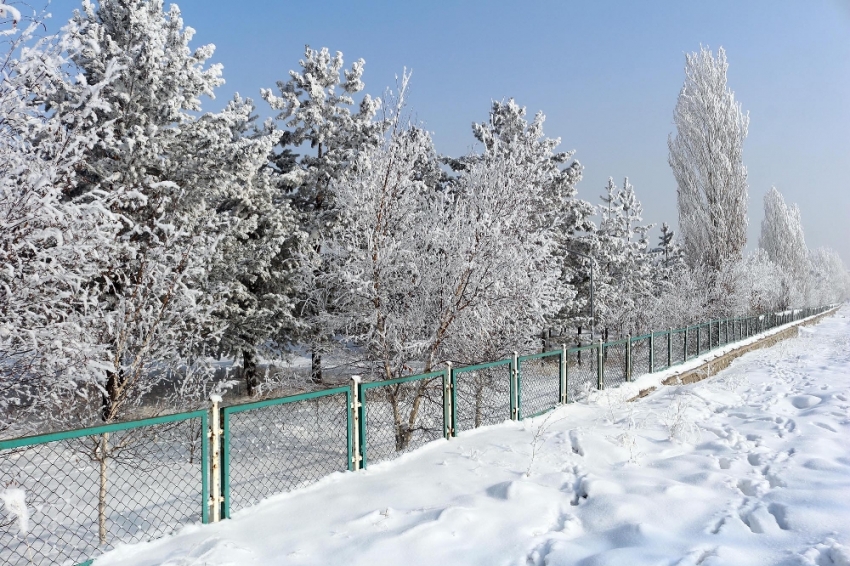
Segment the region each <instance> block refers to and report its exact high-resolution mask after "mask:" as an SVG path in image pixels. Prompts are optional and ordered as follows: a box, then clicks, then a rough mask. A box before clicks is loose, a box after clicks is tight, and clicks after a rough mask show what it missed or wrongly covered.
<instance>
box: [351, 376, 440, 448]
mask: <svg viewBox="0 0 850 566" xmlns="http://www.w3.org/2000/svg"><path fill="white" fill-rule="evenodd" d="M374 385H376V384H374V383H364V384H363V386H362V387H363V403H364V407H365V410H364V414H365V415H366V417H365V422H364V424H363V426H365V428H366V442H365V444H364V446H362V447H361V451H362V452H363V455H364V456H363V459H364V465H367V463H368V464H375V463H377V462H383V461H385V460H391V459H393V458H396V457H398V456H400V455H401V454H404V453H405V452H410V451H411V450H415V449H416V448H419V447H420V446H422V445H424V444H426V443H428V442H431V441H432V440H436V439H438V438H442V437H443V378H442V373H440V374H437V375H431V376H430V377H423V378H419V379H414V380H410V381H403V382H399V383H392V382H391V383H389V384H386V385H384V384H381V385H380V386H376V387H373V386H374Z"/></svg>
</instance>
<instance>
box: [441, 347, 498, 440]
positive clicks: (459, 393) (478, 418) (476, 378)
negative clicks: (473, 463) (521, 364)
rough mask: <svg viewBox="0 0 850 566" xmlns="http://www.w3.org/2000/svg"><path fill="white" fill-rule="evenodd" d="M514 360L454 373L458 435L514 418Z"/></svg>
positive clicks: (455, 421) (455, 419) (455, 426)
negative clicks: (512, 402)
mask: <svg viewBox="0 0 850 566" xmlns="http://www.w3.org/2000/svg"><path fill="white" fill-rule="evenodd" d="M512 369H513V361H512V360H509V359H508V360H499V361H497V362H489V363H486V364H475V365H471V366H466V367H462V368H454V369H452V391H453V394H454V412H453V419H454V424H453V428H454V430H455V434H457V433H459V432H462V431H465V430H472V429H475V428H478V427H482V426H486V425H492V424H498V423H501V422H503V421H505V420H506V419H510V418H511V371H512Z"/></svg>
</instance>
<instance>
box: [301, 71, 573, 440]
mask: <svg viewBox="0 0 850 566" xmlns="http://www.w3.org/2000/svg"><path fill="white" fill-rule="evenodd" d="M405 81H406V79H405ZM402 87H404V83H403V85H402ZM402 94H403V88H402ZM494 122H496V123H498V122H497V121H494ZM389 123H390V124H391V128H390V131H389V133H388V135H387V138H386V139H385V141H384V142H383V143H382V144H381V145H380V146H378V147H377V148H373V149H368V150H366V151H364V152H362V154H361V155H360V156H359V158H358V160H357V162H356V166H354V167H352V168H350V169H349V170H348V172H347V173H346V174H345V175H344V176H343V177H342V178H341V179H340V180H339V181H335V182H334V187H333V190H334V193H335V195H336V198H337V201H338V204H339V207H338V210H339V222H338V223H337V224H336V226H335V227H334V229H333V231H332V232H331V237H330V238H328V239H327V240H326V241H324V242H323V243H322V246H321V249H322V254H323V256H324V262H325V264H326V266H327V269H326V270H325V271H324V273H323V275H322V276H321V277H323V278H325V279H323V280H320V285H317V289H333V290H334V292H333V293H331V294H330V295H329V299H330V300H331V307H332V308H329V309H327V311H326V315H325V316H326V317H327V319H328V320H329V323H328V327H329V328H333V329H336V331H337V332H338V333H340V334H343V335H344V336H345V337H346V338H347V340H348V341H349V343H352V344H355V345H357V346H358V348H356V349H355V350H354V351H355V352H357V353H358V354H359V355H361V356H362V358H365V359H366V360H367V363H368V365H369V368H370V369H371V370H372V372H371V373H372V375H378V376H380V377H381V378H390V377H398V376H400V375H404V374H405V373H408V372H410V371H412V368H416V370H421V371H425V372H427V371H430V370H433V369H437V368H438V367H440V366H441V364H443V363H444V362H446V361H448V360H452V361H455V362H463V363H470V362H475V361H481V360H482V359H493V358H494V357H497V356H501V355H504V354H506V353H507V352H509V351H510V350H511V349H513V348H516V347H517V346H518V345H522V344H523V343H525V342H528V340H529V339H530V338H531V337H532V336H533V335H534V334H536V332H537V331H539V329H540V328H541V326H542V324H543V323H544V322H545V320H546V315H547V314H551V313H554V312H557V310H558V309H559V308H560V307H561V305H562V304H563V301H564V298H565V297H568V296H569V293H570V291H569V290H568V289H564V288H563V287H562V286H561V285H559V284H558V278H559V276H560V271H559V259H558V258H557V257H556V255H555V254H554V250H555V248H556V245H557V243H556V236H555V233H554V232H553V224H554V220H553V218H551V217H549V215H550V213H551V209H549V208H544V207H542V206H541V205H542V204H543V203H545V202H547V199H549V198H551V193H550V192H548V191H551V190H552V188H553V187H552V185H551V181H552V177H551V176H552V172H551V169H548V168H543V167H539V165H540V154H543V155H549V156H551V149H550V147H549V146H548V144H546V145H540V144H536V143H533V142H534V141H535V140H537V139H538V138H539V137H540V135H542V133H537V134H536V135H535V134H532V135H531V136H529V137H526V136H528V132H529V130H531V128H532V127H536V126H532V125H529V124H527V123H525V124H524V125H523V126H522V127H520V128H518V129H517V130H516V131H515V135H514V136H513V137H510V138H508V136H507V133H505V134H506V136H505V137H506V138H508V139H506V140H503V139H502V138H501V137H500V136H498V135H493V134H494V129H495V128H490V127H488V126H484V127H482V128H479V131H481V132H482V133H483V134H482V138H484V139H486V140H487V145H486V146H485V150H484V152H483V153H481V154H480V155H477V156H475V158H474V159H469V160H467V161H466V165H465V169H464V171H463V172H462V173H461V174H460V175H459V176H458V177H457V178H455V179H454V180H453V183H452V184H451V186H450V187H449V188H444V187H443V186H442V184H441V182H440V180H441V176H442V173H441V171H440V167H439V163H438V161H437V158H436V155H435V153H434V150H433V146H432V143H431V140H430V136H428V134H427V133H426V132H424V131H423V130H421V129H419V128H417V127H414V126H411V125H409V124H407V123H406V122H404V121H403V119H402V114H401V103H400V104H399V106H398V107H397V108H396V109H395V110H394V113H393V114H392V115H391V119H390V121H389ZM491 125H492V123H491ZM420 385H421V384H420ZM398 394H399V395H400V394H402V393H401V392H399V393H398ZM423 394H424V390H423V388H422V387H420V386H417V387H416V389H415V391H414V392H412V393H411V395H413V396H414V397H415V398H420V397H421V396H422V395H423ZM415 406H418V403H416V404H415ZM415 410H416V409H414V411H415ZM414 417H415V414H414V415H412V416H411V415H402V417H400V418H399V419H397V423H396V425H397V431H396V433H397V435H396V436H397V446H398V447H399V448H403V447H404V445H405V443H406V442H407V441H408V440H409V437H410V434H412V432H413V430H414V429H413V428H411V426H415V425H414V424H411V423H415V418H414ZM406 439H407V440H406Z"/></svg>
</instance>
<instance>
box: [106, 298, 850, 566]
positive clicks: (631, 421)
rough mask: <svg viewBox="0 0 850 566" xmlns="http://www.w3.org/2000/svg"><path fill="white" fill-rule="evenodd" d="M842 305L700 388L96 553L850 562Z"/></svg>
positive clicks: (611, 406)
mask: <svg viewBox="0 0 850 566" xmlns="http://www.w3.org/2000/svg"><path fill="white" fill-rule="evenodd" d="M848 316H850V308H848V307H844V308H843V309H842V310H841V311H840V312H839V314H838V315H836V316H834V317H830V318H827V319H825V320H824V321H823V322H822V323H821V324H819V325H817V326H814V327H808V328H803V329H801V330H800V335H799V336H798V337H797V338H794V339H791V340H788V341H785V342H781V343H780V344H778V345H776V346H774V347H773V348H770V349H768V350H761V351H756V352H752V353H750V354H747V355H745V356H744V357H742V358H740V359H738V360H736V361H735V362H733V364H732V365H731V366H730V367H729V368H728V369H727V370H725V371H723V372H721V373H720V374H718V375H717V376H715V377H712V378H710V379H708V380H705V381H703V382H700V383H697V384H693V385H689V386H683V387H678V388H672V387H668V388H662V389H660V390H659V391H656V392H655V393H653V394H651V395H649V396H648V397H646V398H643V399H641V400H639V401H636V402H631V403H626V402H623V400H622V399H623V391H620V390H613V391H610V392H603V393H601V394H595V395H594V396H592V397H591V399H590V400H589V401H588V402H585V403H579V404H573V405H569V406H567V407H562V408H559V409H557V410H556V411H553V412H551V413H549V414H547V415H544V416H541V417H538V418H535V419H532V420H527V421H523V422H520V423H511V422H507V423H504V424H501V425H497V426H494V427H489V428H485V429H479V430H475V431H470V432H467V433H464V434H462V435H461V436H460V437H459V438H457V439H454V440H452V441H445V440H439V441H435V442H432V443H430V444H429V445H427V446H426V447H425V448H423V449H421V450H419V451H416V452H414V453H411V454H407V455H404V456H402V457H401V458H399V459H397V460H395V461H393V462H387V463H384V464H378V465H375V466H370V468H369V469H368V470H366V471H361V472H357V473H338V474H335V475H332V476H330V477H328V478H325V479H324V480H322V481H320V482H319V483H317V484H315V485H313V486H311V487H308V488H306V489H302V490H299V491H296V492H292V493H289V494H284V495H279V496H275V497H272V498H270V499H268V500H266V501H264V502H263V503H261V504H260V505H257V506H255V507H252V508H250V509H246V510H244V511H242V512H240V513H237V514H236V515H235V517H234V519H232V520H229V521H224V522H222V523H219V524H216V525H207V526H191V527H187V528H185V529H183V530H182V531H181V532H180V533H179V534H177V535H175V536H172V537H169V538H166V539H162V540H159V541H155V542H151V543H144V544H138V545H129V546H124V547H120V548H118V549H116V550H115V551H112V552H110V553H108V554H106V555H105V556H103V557H101V558H100V559H98V560H97V561H96V562H95V566H105V565H137V566H141V565H153V564H167V565H169V566H189V565H202V564H209V565H225V564H238V565H242V564H292V565H301V564H321V565H332V564H346V565H359V564H362V565H367V564H368V565H370V566H374V565H376V564H404V565H405V566H415V565H419V564H422V565H432V564H481V565H488V566H490V565H499V564H505V565H517V566H527V565H550V566H551V565H566V564H580V565H584V566H591V565H594V566H602V565H623V564H626V565H628V566H641V565H681V566H685V565H697V564H701V565H703V566H710V565H720V564H724V565H749V564H782V565H789V566H790V565H794V564H800V565H817V566H825V565H850V443H848V442H847V440H846V439H847V434H848V433H850V318H848Z"/></svg>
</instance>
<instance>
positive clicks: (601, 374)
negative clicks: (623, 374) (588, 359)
mask: <svg viewBox="0 0 850 566" xmlns="http://www.w3.org/2000/svg"><path fill="white" fill-rule="evenodd" d="M597 348H598V349H597V352H596V355H597V356H598V357H597V362H596V389H598V390H600V391H601V390H602V389H604V388H605V369H604V367H603V364H604V363H605V355H604V353H603V350H604V349H605V346H604V345H603V344H602V338H600V339H599V346H598V347H597Z"/></svg>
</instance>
